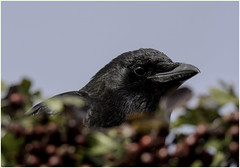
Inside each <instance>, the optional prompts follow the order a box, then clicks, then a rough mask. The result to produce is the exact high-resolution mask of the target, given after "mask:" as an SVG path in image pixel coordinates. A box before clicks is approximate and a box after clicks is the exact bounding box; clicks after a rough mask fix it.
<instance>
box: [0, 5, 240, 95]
mask: <svg viewBox="0 0 240 168" xmlns="http://www.w3.org/2000/svg"><path fill="white" fill-rule="evenodd" d="M1 3H2V53H1V54H2V68H1V70H2V80H3V81H5V82H7V83H13V82H18V81H20V79H21V78H22V77H30V78H31V79H32V80H33V82H34V88H40V89H41V90H42V93H43V95H44V96H45V97H48V96H53V95H55V94H58V93H61V92H65V91H70V90H79V89H80V88H82V87H83V86H84V85H85V84H86V83H87V82H88V81H89V80H90V78H91V77H92V76H93V75H94V74H95V73H96V72H97V71H98V70H99V69H100V68H102V67H103V66H104V65H105V64H107V63H108V62H109V61H111V60H112V59H113V58H115V57H116V56H118V55H120V54H121V53H123V52H126V51H130V50H135V49H139V48H154V49H157V50H160V51H162V52H164V53H165V54H167V55H168V56H169V57H170V58H171V59H172V60H173V61H178V62H185V63H190V64H193V65H195V66H197V67H198V68H199V69H200V70H201V74H199V75H197V76H195V77H193V78H192V79H190V80H189V81H187V82H186V83H185V85H187V86H190V87H191V88H193V90H194V92H196V93H197V94H200V93H207V91H208V88H209V87H210V86H216V85H217V84H218V80H219V79H223V80H224V81H226V82H228V83H230V84H234V86H235V89H236V90H237V91H238V90H239V88H238V81H239V71H238V66H239V60H238V59H239V58H238V56H239V49H238V47H239V41H238V40H239V39H238V37H239V34H238V30H239V23H238V20H239V18H238V10H239V9H238V3H239V2H236V1H235V2H6V1H4V2H1Z"/></svg>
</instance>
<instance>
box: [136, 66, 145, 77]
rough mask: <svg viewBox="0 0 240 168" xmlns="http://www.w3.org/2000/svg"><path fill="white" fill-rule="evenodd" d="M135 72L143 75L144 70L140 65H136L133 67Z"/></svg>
mask: <svg viewBox="0 0 240 168" xmlns="http://www.w3.org/2000/svg"><path fill="white" fill-rule="evenodd" d="M134 72H135V74H137V75H138V76H143V75H145V74H146V70H145V69H144V68H142V67H137V68H135V69H134Z"/></svg>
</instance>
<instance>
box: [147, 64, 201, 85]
mask: <svg viewBox="0 0 240 168" xmlns="http://www.w3.org/2000/svg"><path fill="white" fill-rule="evenodd" d="M199 72H200V70H199V69H198V68H197V67H195V66H193V65H190V64H183V63H179V65H178V66H177V67H176V68H174V69H173V70H171V71H168V72H162V73H157V74H155V75H153V76H151V77H149V79H151V80H152V81H153V82H156V83H158V84H167V83H175V82H176V83H183V82H184V81H186V80H187V79H189V78H191V77H193V76H194V75H196V74H198V73H199Z"/></svg>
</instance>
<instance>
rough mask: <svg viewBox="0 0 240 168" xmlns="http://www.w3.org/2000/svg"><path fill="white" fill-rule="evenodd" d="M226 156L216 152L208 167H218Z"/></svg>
mask: <svg viewBox="0 0 240 168" xmlns="http://www.w3.org/2000/svg"><path fill="white" fill-rule="evenodd" d="M225 157H226V156H225V155H224V153H223V152H220V151H218V152H217V153H216V154H215V155H214V157H213V161H212V163H211V165H210V167H217V166H220V164H221V162H222V161H223V160H224V158H225Z"/></svg>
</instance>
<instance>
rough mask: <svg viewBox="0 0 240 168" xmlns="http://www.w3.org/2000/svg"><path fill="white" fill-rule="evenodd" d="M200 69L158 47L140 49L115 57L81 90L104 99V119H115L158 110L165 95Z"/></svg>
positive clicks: (99, 99)
mask: <svg viewBox="0 0 240 168" xmlns="http://www.w3.org/2000/svg"><path fill="white" fill-rule="evenodd" d="M199 72H200V71H199V70H198V68H196V67H195V66H193V65H189V64H183V63H178V62H173V61H172V60H171V59H170V58H168V57H167V56H166V55H165V54H164V53H162V52H159V51H157V50H154V49H139V50H135V51H130V52H126V53H123V54H121V55H120V56H118V57H116V58H115V59H113V60H112V61H111V62H110V63H109V64H107V65H106V66H105V67H104V68H102V69H101V70H100V71H99V72H98V73H97V74H96V75H95V76H94V77H93V78H92V80H91V81H90V82H89V83H88V84H87V85H86V86H85V87H84V88H82V89H81V90H80V91H83V92H85V93H87V94H88V95H89V97H91V98H93V99H95V100H98V102H99V101H100V102H101V104H103V105H104V108H105V109H104V112H103V114H102V115H103V116H104V119H106V122H110V121H111V122H112V118H124V117H126V116H127V115H128V114H131V113H133V112H153V111H155V110H156V107H157V106H158V103H159V100H160V98H161V96H163V95H164V94H165V93H166V92H167V91H168V90H169V89H171V88H174V87H175V88H176V87H178V86H180V85H181V84H182V83H183V82H184V81H186V80H187V79H189V78H191V77H193V76H194V75H196V74H197V73H199ZM93 111H94V110H93ZM96 111H97V110H96ZM94 115H95V114H94ZM103 116H99V117H103ZM113 116H114V117H113ZM118 116H119V117H118ZM113 122H115V123H117V122H119V123H121V122H122V121H120V119H119V121H113ZM109 125H111V124H109Z"/></svg>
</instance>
